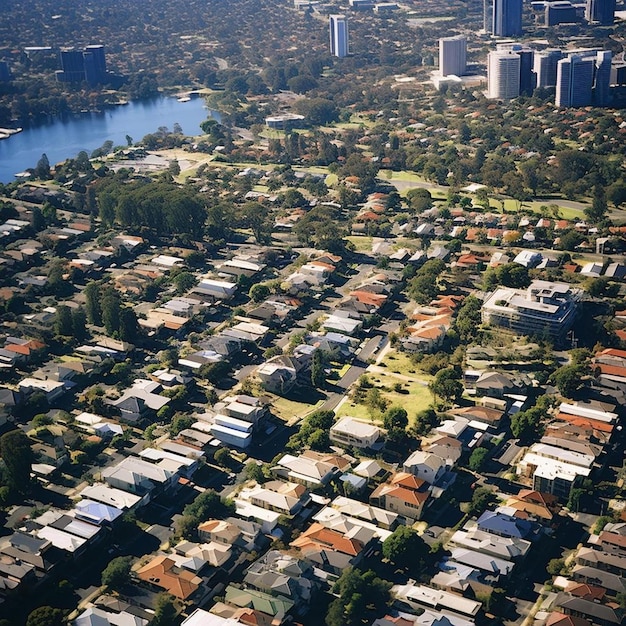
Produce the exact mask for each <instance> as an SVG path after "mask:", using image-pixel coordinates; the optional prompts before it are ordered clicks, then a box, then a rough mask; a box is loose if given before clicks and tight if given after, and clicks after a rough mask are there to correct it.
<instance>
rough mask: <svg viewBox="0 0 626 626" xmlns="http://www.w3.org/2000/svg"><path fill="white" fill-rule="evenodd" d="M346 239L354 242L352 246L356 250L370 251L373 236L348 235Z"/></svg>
mask: <svg viewBox="0 0 626 626" xmlns="http://www.w3.org/2000/svg"><path fill="white" fill-rule="evenodd" d="M346 239H347V240H348V241H349V242H350V243H352V244H354V247H355V249H356V251H357V252H371V251H372V240H373V237H354V236H349V237H346Z"/></svg>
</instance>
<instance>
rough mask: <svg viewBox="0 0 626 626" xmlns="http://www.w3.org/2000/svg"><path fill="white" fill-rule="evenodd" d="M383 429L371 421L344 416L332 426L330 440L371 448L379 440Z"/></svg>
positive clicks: (345, 444) (356, 446)
mask: <svg viewBox="0 0 626 626" xmlns="http://www.w3.org/2000/svg"><path fill="white" fill-rule="evenodd" d="M381 434H382V431H381V430H380V428H378V426H375V425H374V424H372V423H370V422H362V421H359V420H356V419H354V418H352V417H344V418H342V419H340V420H339V421H338V422H336V423H335V424H333V425H332V426H331V428H330V433H329V436H330V440H331V441H334V442H335V443H338V444H339V445H343V446H354V447H355V448H371V447H372V446H374V445H375V444H376V442H377V441H378V440H379V438H380V436H381Z"/></svg>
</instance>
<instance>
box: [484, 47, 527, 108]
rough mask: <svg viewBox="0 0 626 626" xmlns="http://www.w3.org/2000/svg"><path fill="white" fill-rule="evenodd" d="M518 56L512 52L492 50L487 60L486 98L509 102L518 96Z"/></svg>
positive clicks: (519, 64) (519, 60) (519, 63)
mask: <svg viewBox="0 0 626 626" xmlns="http://www.w3.org/2000/svg"><path fill="white" fill-rule="evenodd" d="M520 66H521V59H520V56H519V54H517V53H516V52H514V51H512V50H494V51H492V52H490V53H489V57H488V58H487V81H488V88H487V97H488V98H494V99H497V100H511V99H512V98H517V97H518V96H519V93H520V92H519V90H520Z"/></svg>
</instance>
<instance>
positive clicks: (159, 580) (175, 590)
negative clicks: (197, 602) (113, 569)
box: [135, 555, 202, 600]
mask: <svg viewBox="0 0 626 626" xmlns="http://www.w3.org/2000/svg"><path fill="white" fill-rule="evenodd" d="M135 576H136V577H137V578H138V579H139V580H140V581H142V582H144V583H146V584H148V585H149V586H150V587H156V588H157V589H159V590H162V591H165V592H167V593H170V594H171V595H173V596H174V597H176V598H178V599H179V600H189V599H190V598H192V597H193V596H194V595H195V594H196V593H197V592H198V590H199V589H200V586H201V584H202V579H201V578H199V577H198V576H196V575H195V574H193V573H192V572H189V571H187V570H185V569H183V568H181V567H178V566H177V565H176V563H175V562H174V561H173V560H172V559H171V558H169V557H168V556H165V555H159V556H156V557H155V558H153V559H152V560H151V561H150V562H149V563H147V564H146V565H144V566H143V567H140V568H139V569H138V570H137V571H136V572H135Z"/></svg>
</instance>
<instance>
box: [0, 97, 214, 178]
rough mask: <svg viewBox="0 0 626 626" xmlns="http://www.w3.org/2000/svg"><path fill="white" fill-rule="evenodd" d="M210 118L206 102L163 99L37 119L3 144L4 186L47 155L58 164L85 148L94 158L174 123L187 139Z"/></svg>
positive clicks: (1, 172)
mask: <svg viewBox="0 0 626 626" xmlns="http://www.w3.org/2000/svg"><path fill="white" fill-rule="evenodd" d="M208 116H209V111H208V110H207V109H206V108H205V102H204V98H199V97H197V98H192V99H191V100H189V101H188V102H179V101H178V100H177V99H176V98H166V97H161V98H155V99H151V100H137V101H135V102H129V103H128V104H126V105H118V106H112V107H109V108H107V109H105V110H104V111H101V112H89V113H79V114H75V115H67V116H63V117H55V118H50V119H49V120H45V121H38V122H36V123H32V124H31V125H30V126H27V127H24V130H23V131H22V132H21V133H18V134H17V135H12V136H11V137H9V138H8V139H3V140H1V141H0V182H2V183H9V182H12V181H14V180H15V174H17V173H18V172H23V171H24V170H26V169H27V168H29V167H35V165H37V161H39V159H40V158H41V155H42V154H43V153H44V152H45V153H46V155H47V156H48V159H49V161H50V163H51V164H53V165H54V164H55V163H59V162H61V161H65V160H66V159H69V158H72V157H75V156H76V155H77V154H78V153H79V152H80V151H81V150H85V151H86V152H87V154H91V152H92V151H93V150H95V149H96V148H99V147H100V146H101V145H102V144H103V143H104V142H105V141H107V140H111V141H112V142H113V145H114V146H125V145H126V135H130V136H131V137H132V138H133V140H134V141H139V140H141V139H142V138H143V137H144V136H145V135H147V134H149V133H153V132H156V130H157V129H158V128H159V126H167V127H168V128H169V129H170V130H172V127H173V126H174V124H175V123H176V122H178V123H179V124H180V125H181V127H182V129H183V132H184V133H185V134H186V135H199V134H200V133H201V132H202V131H201V130H200V123H201V122H203V121H204V120H206V119H207V117H208ZM214 117H215V115H214Z"/></svg>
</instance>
